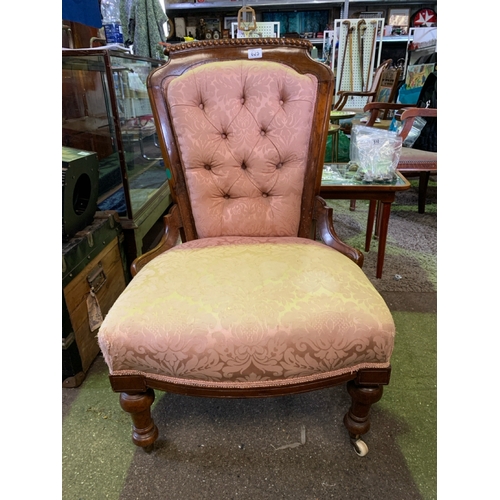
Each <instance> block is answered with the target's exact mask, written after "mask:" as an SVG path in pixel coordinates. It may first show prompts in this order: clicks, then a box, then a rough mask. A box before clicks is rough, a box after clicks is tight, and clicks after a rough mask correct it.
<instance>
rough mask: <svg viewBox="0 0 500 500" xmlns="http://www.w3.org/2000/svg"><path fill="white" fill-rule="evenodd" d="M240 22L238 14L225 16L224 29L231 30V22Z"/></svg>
mask: <svg viewBox="0 0 500 500" xmlns="http://www.w3.org/2000/svg"><path fill="white" fill-rule="evenodd" d="M237 22H238V16H234V17H225V18H224V29H225V30H229V31H230V32H231V24H232V23H237Z"/></svg>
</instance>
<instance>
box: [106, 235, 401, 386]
mask: <svg viewBox="0 0 500 500" xmlns="http://www.w3.org/2000/svg"><path fill="white" fill-rule="evenodd" d="M394 333H395V326H394V322H393V320H392V317H391V314H390V312H389V310H388V308H387V306H386V304H385V302H384V301H383V299H382V298H381V297H380V295H379V294H378V292H377V291H376V290H375V288H374V287H373V285H372V284H371V283H370V281H369V280H368V279H367V278H366V276H365V275H364V273H363V271H362V270H361V269H360V268H359V267H358V266H357V265H356V264H355V263H353V262H352V261H351V260H350V259H348V258H347V257H345V256H344V255H342V254H340V253H339V252H337V251H336V250H334V249H332V248H330V247H327V246H326V245H323V244H322V243H320V242H317V241H313V240H308V239H303V238H296V237H279V238H278V237H216V238H204V239H200V240H194V241H191V242H188V243H184V244H181V245H178V246H176V247H174V248H173V249H171V250H169V251H167V252H165V253H163V254H161V255H160V256H159V257H157V258H155V259H154V260H152V261H151V262H149V263H148V264H147V265H146V266H145V267H144V268H143V269H142V270H141V271H140V272H139V274H138V275H137V276H135V277H134V279H133V280H132V281H131V283H130V284H129V285H128V287H127V288H126V290H125V291H124V293H123V294H122V295H121V296H120V297H119V299H118V300H117V302H116V303H115V304H114V306H113V308H112V309H111V311H110V312H109V313H108V315H107V317H106V318H105V320H104V322H103V324H102V326H101V329H100V332H99V343H100V346H101V349H102V352H103V354H104V356H105V359H106V362H107V363H108V365H109V367H110V373H111V374H126V373H130V374H147V375H148V376H149V377H152V378H157V379H159V380H163V381H167V382H168V381H170V382H174V383H177V384H185V385H194V386H206V387H214V386H221V385H223V386H226V387H245V386H246V387H248V386H253V387H255V386H257V387H259V386H262V387H265V386H267V385H276V384H282V385H286V384H292V383H297V382H306V381H311V380H315V379H322V378H326V377H330V376H332V375H337V374H342V373H346V372H353V371H355V370H357V369H360V368H371V367H380V368H382V367H388V366H389V361H390V356H391V353H392V350H393V345H394Z"/></svg>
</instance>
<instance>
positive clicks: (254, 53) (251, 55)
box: [248, 49, 262, 59]
mask: <svg viewBox="0 0 500 500" xmlns="http://www.w3.org/2000/svg"><path fill="white" fill-rule="evenodd" d="M261 57H262V49H248V59H260V58H261Z"/></svg>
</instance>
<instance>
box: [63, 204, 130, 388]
mask: <svg viewBox="0 0 500 500" xmlns="http://www.w3.org/2000/svg"><path fill="white" fill-rule="evenodd" d="M62 257H63V314H62V326H63V338H62V344H63V360H62V361H63V363H62V365H63V366H62V368H63V370H62V371H63V387H77V386H79V385H80V384H81V383H82V382H83V380H84V378H85V375H86V373H87V371H88V369H89V368H90V365H91V364H92V362H93V361H94V359H95V358H96V356H97V355H98V353H99V346H98V344H97V333H98V331H99V329H98V328H97V329H93V331H92V328H91V326H92V324H93V318H94V316H95V312H96V311H97V312H100V314H101V315H102V318H104V317H105V316H106V313H107V312H108V311H109V309H110V308H111V306H112V305H113V303H114V301H115V300H116V299H117V297H118V296H119V295H120V293H121V292H122V291H123V290H124V289H125V286H126V284H127V283H128V281H129V274H128V271H127V268H126V260H125V254H124V250H123V230H122V227H121V225H120V219H119V217H118V214H117V212H115V211H105V212H96V214H95V217H94V221H93V223H92V224H91V225H89V226H87V227H86V228H85V229H83V230H82V231H79V232H78V233H76V234H75V236H74V237H73V238H72V239H71V240H70V241H68V242H67V243H64V244H63V252H62ZM91 291H92V292H94V294H95V297H96V298H97V302H98V306H96V302H95V299H92V298H90V299H89V295H91ZM88 301H90V302H88Z"/></svg>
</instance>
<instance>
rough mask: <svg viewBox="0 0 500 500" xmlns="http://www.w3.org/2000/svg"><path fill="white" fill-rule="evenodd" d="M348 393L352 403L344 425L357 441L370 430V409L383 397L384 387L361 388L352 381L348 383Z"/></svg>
mask: <svg viewBox="0 0 500 500" xmlns="http://www.w3.org/2000/svg"><path fill="white" fill-rule="evenodd" d="M347 391H348V392H349V394H350V395H351V398H352V403H351V407H350V408H349V411H348V412H347V413H346V415H345V417H344V425H345V426H346V428H347V430H348V431H349V435H350V436H351V439H356V438H358V437H359V436H361V435H363V434H365V433H367V432H368V431H369V430H370V408H371V406H372V404H373V403H376V402H377V401H379V400H380V398H381V397H382V392H383V386H381V385H378V386H372V387H361V386H358V385H356V383H355V382H354V381H353V380H351V381H349V382H348V383H347Z"/></svg>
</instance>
